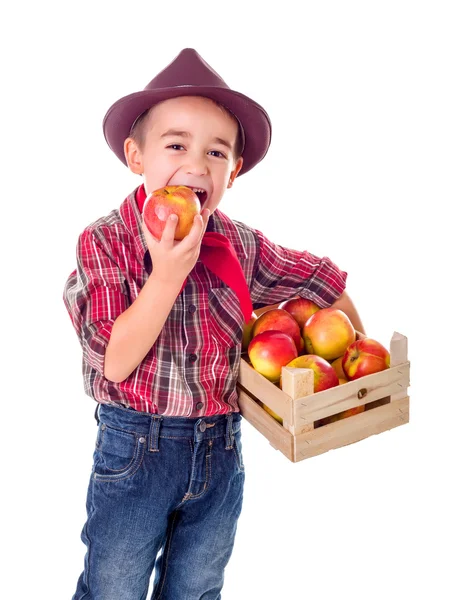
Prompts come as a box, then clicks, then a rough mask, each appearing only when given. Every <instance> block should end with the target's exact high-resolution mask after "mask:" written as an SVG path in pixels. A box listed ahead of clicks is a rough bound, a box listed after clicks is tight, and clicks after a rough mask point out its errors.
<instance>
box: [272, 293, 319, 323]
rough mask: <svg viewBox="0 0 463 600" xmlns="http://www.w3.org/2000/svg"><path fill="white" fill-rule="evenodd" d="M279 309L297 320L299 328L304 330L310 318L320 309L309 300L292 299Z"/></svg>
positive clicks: (283, 303)
mask: <svg viewBox="0 0 463 600" xmlns="http://www.w3.org/2000/svg"><path fill="white" fill-rule="evenodd" d="M278 308H282V309H283V310H285V311H286V312H289V314H290V315H291V316H292V317H294V319H296V321H297V324H298V325H299V328H300V329H302V328H303V327H304V325H305V323H306V321H307V319H308V318H309V317H311V316H312V315H313V314H314V313H316V312H317V310H320V307H319V306H318V305H317V304H315V302H312V300H308V299H307V298H290V299H289V300H285V301H284V302H282V303H281V304H280V305H279V306H278Z"/></svg>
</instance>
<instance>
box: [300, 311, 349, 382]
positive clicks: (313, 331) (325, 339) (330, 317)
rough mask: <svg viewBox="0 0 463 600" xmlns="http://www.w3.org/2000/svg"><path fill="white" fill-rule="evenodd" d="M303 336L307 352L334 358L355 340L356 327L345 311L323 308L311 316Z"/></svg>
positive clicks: (328, 358) (326, 358)
mask: <svg viewBox="0 0 463 600" xmlns="http://www.w3.org/2000/svg"><path fill="white" fill-rule="evenodd" d="M302 337H303V338H304V343H305V349H306V352H307V354H318V356H321V357H322V358H324V359H325V360H334V359H336V358H339V357H340V356H343V355H344V352H345V351H346V350H347V347H348V346H349V344H352V342H354V341H355V329H354V326H353V325H352V323H351V321H350V319H349V317H348V316H347V315H346V313H345V312H344V311H342V310H339V308H332V307H330V308H321V309H320V310H318V311H317V312H316V313H314V314H313V315H312V316H311V317H309V319H308V321H307V322H306V324H305V325H304V327H303V328H302ZM343 366H344V365H343ZM344 370H345V369H344ZM346 375H347V373H346Z"/></svg>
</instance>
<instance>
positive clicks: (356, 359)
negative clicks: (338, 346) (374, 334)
mask: <svg viewBox="0 0 463 600" xmlns="http://www.w3.org/2000/svg"><path fill="white" fill-rule="evenodd" d="M390 364H391V357H390V354H389V352H388V351H387V350H386V348H385V347H384V346H383V345H382V344H380V343H379V342H377V341H376V340H374V339H372V338H367V337H366V338H363V339H361V340H357V341H355V342H353V343H352V344H350V345H349V347H348V348H347V349H346V352H345V354H344V356H343V359H342V368H343V369H344V372H345V374H346V375H347V378H348V379H349V381H352V380H354V379H359V378H360V377H364V376H365V375H371V374H372V373H378V372H379V371H384V369H388V368H389V366H390Z"/></svg>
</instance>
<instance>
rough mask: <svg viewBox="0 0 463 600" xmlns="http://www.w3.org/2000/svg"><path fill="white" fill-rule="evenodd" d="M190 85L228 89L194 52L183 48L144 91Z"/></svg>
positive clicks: (191, 49) (220, 78)
mask: <svg viewBox="0 0 463 600" xmlns="http://www.w3.org/2000/svg"><path fill="white" fill-rule="evenodd" d="M190 85H194V86H201V87H203V86H204V87H220V88H227V89H229V87H228V85H227V84H226V83H225V81H224V80H223V79H222V77H220V75H219V74H218V73H216V71H214V69H213V68H212V67H211V66H210V65H208V64H207V62H206V61H205V60H204V59H203V58H202V57H201V56H200V55H199V54H198V53H197V52H196V50H194V49H193V48H185V49H184V50H182V51H181V52H180V54H179V55H178V56H177V57H176V58H174V60H173V61H172V62H171V63H170V64H168V65H167V67H166V68H165V69H163V70H162V71H161V72H160V73H158V74H157V75H156V77H155V78H154V79H152V80H151V81H150V82H149V83H148V85H147V86H146V87H145V90H159V89H163V88H173V87H182V86H190Z"/></svg>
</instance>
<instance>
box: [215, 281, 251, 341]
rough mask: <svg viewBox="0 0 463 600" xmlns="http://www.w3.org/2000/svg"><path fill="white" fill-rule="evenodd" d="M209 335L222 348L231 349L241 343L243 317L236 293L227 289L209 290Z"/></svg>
mask: <svg viewBox="0 0 463 600" xmlns="http://www.w3.org/2000/svg"><path fill="white" fill-rule="evenodd" d="M209 310H210V313H211V318H210V319H209V324H210V331H211V334H212V335H213V336H214V337H215V338H216V339H217V340H218V342H219V343H220V344H221V345H222V346H226V347H227V348H233V347H234V346H236V345H237V344H240V343H241V338H242V334H243V323H244V317H243V313H242V311H241V306H240V302H239V299H238V296H237V295H236V293H235V292H234V291H233V290H232V289H231V288H228V287H225V288H212V289H210V290H209Z"/></svg>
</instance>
